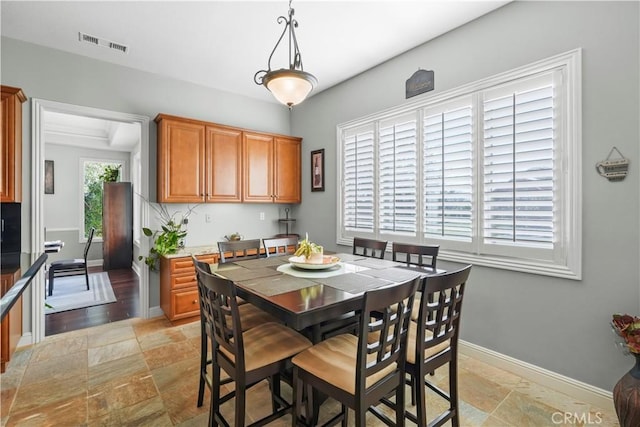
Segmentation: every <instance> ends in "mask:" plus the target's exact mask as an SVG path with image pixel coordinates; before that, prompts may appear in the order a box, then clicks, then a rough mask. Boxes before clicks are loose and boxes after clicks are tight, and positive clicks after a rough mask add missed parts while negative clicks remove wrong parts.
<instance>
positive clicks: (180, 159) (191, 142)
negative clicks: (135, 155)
mask: <svg viewBox="0 0 640 427" xmlns="http://www.w3.org/2000/svg"><path fill="white" fill-rule="evenodd" d="M156 122H157V123H158V202H166V203H202V202H240V201H242V185H241V180H242V174H241V162H242V155H241V150H242V131H241V130H239V129H235V128H231V127H227V126H220V125H214V124H207V123H206V122H200V121H197V120H190V119H184V118H181V117H173V116H167V115H164V114H160V115H158V117H156Z"/></svg>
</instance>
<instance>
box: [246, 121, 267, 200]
mask: <svg viewBox="0 0 640 427" xmlns="http://www.w3.org/2000/svg"><path fill="white" fill-rule="evenodd" d="M243 154H244V201H245V202H273V201H274V198H275V194H274V188H273V176H274V175H273V137H272V136H268V135H263V134H257V133H255V134H254V133H250V132H244V146H243Z"/></svg>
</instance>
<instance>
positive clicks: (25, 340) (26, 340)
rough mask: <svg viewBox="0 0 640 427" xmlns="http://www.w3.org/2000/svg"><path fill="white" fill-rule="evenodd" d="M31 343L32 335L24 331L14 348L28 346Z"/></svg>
mask: <svg viewBox="0 0 640 427" xmlns="http://www.w3.org/2000/svg"><path fill="white" fill-rule="evenodd" d="M32 344H33V335H31V332H25V333H24V334H23V335H22V336H21V337H20V339H19V340H18V344H17V345H16V348H20V347H28V346H30V345H32Z"/></svg>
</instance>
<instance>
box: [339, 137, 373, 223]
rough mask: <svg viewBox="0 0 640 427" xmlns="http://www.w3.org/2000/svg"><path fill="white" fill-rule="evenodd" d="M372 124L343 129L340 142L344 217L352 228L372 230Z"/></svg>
mask: <svg viewBox="0 0 640 427" xmlns="http://www.w3.org/2000/svg"><path fill="white" fill-rule="evenodd" d="M373 136H374V128H373V126H366V127H363V128H358V129H352V130H350V131H348V132H346V133H345V136H344V145H343V150H344V151H343V166H342V170H343V206H344V211H343V220H344V227H345V229H346V230H349V231H351V232H365V233H366V232H369V233H371V232H373V230H374V203H375V198H374V191H375V189H374V138H373Z"/></svg>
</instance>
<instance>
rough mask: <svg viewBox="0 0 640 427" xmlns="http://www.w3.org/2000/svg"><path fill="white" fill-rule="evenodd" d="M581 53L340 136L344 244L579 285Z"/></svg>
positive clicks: (411, 106)
mask: <svg viewBox="0 0 640 427" xmlns="http://www.w3.org/2000/svg"><path fill="white" fill-rule="evenodd" d="M580 61H581V52H580V50H579V49H578V50H574V51H571V52H567V53H565V54H560V55H557V56H554V57H551V58H547V59H543V60H540V61H538V62H536V63H533V64H529V65H526V66H523V67H520V68H517V69H514V70H511V71H507V72H504V73H501V74H498V75H495V76H491V77H488V78H486V79H483V80H480V81H477V82H473V83H469V84H467V85H465V86H462V87H459V88H455V89H451V90H450V91H447V92H441V93H439V94H431V95H427V96H425V97H424V98H423V99H422V100H417V101H414V102H411V103H407V104H404V105H401V106H398V107H394V108H390V109H388V110H386V111H383V112H380V113H376V114H371V115H369V116H367V117H365V118H362V119H357V120H353V121H351V122H349V123H346V124H342V125H339V126H338V133H337V134H338V141H337V142H338V157H339V158H340V159H341V163H342V167H341V168H340V170H339V176H338V181H339V182H340V183H341V184H340V185H341V187H339V190H341V191H342V193H343V194H342V197H341V198H339V201H338V203H339V215H340V216H339V218H338V230H337V234H338V243H339V244H344V245H350V244H351V243H352V242H351V239H352V238H353V237H354V236H359V237H369V238H374V239H385V240H390V241H394V242H396V241H397V242H411V243H417V244H434V243H435V244H439V245H440V252H439V258H442V259H445V260H451V261H457V262H465V263H474V264H478V265H485V266H489V267H495V268H504V269H510V270H516V271H524V272H529V273H533V274H544V275H551V276H556V277H563V278H569V279H580V278H581V274H582V273H581V271H582V264H581V262H582V261H581V258H582V253H581V250H582V240H581V235H582V201H581V194H582V191H581V178H582V173H581V170H582V166H581V159H582V154H581V139H580V130H581V122H580V120H581V98H580V87H581V81H580V80H581V75H580Z"/></svg>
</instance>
